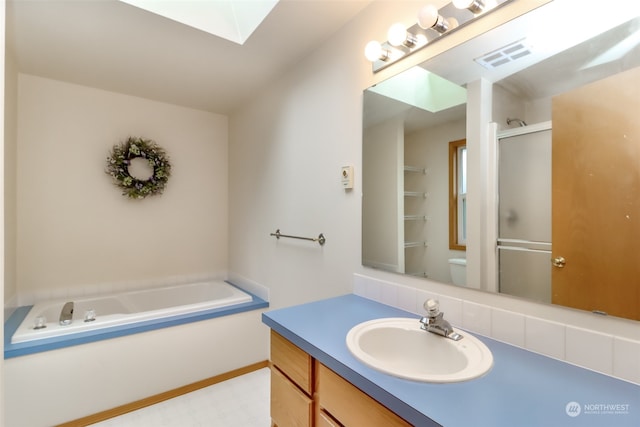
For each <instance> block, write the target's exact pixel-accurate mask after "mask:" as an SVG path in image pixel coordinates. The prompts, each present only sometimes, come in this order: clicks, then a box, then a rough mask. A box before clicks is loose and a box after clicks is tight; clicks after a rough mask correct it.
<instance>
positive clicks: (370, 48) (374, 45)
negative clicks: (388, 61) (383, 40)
mask: <svg viewBox="0 0 640 427" xmlns="http://www.w3.org/2000/svg"><path fill="white" fill-rule="evenodd" d="M364 56H365V57H366V58H367V59H368V60H369V61H371V62H376V61H378V60H380V59H382V58H383V57H384V56H383V55H382V45H380V43H379V42H377V41H375V40H372V41H370V42H369V43H367V45H366V46H365V47H364Z"/></svg>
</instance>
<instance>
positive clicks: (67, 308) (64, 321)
mask: <svg viewBox="0 0 640 427" xmlns="http://www.w3.org/2000/svg"><path fill="white" fill-rule="evenodd" d="M71 322H73V301H69V302H68V303H66V304H65V305H64V307H62V311H61V312H60V324H61V325H63V326H65V325H70V324H71Z"/></svg>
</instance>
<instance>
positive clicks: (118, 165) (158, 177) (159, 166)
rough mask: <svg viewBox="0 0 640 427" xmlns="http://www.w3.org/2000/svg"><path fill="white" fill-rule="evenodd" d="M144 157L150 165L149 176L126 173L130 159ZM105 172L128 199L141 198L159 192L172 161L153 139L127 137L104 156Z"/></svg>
mask: <svg viewBox="0 0 640 427" xmlns="http://www.w3.org/2000/svg"><path fill="white" fill-rule="evenodd" d="M138 157H140V158H143V159H146V160H147V161H148V162H149V166H151V167H152V168H153V174H152V175H151V176H150V177H149V178H148V179H138V178H135V177H133V176H131V174H130V173H129V165H130V164H131V160H133V159H135V158H138ZM106 173H107V174H109V175H111V177H113V183H114V184H115V185H116V186H117V187H119V188H120V189H121V190H122V195H123V196H127V197H128V198H130V199H144V198H145V197H147V196H154V195H156V194H158V195H159V194H162V192H163V191H164V187H165V185H166V184H167V181H168V180H169V176H171V164H170V163H169V158H168V157H167V153H166V152H165V151H164V150H163V149H162V148H160V147H159V146H158V144H156V143H155V142H154V141H152V140H149V139H142V138H133V137H129V138H128V139H127V140H126V141H125V142H123V143H120V144H116V145H114V146H113V148H112V150H111V154H110V155H109V157H107V170H106Z"/></svg>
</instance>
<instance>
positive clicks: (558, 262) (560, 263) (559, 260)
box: [551, 256, 567, 268]
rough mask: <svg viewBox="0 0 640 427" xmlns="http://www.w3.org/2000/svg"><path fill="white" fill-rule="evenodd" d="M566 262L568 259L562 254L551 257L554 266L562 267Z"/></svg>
mask: <svg viewBox="0 0 640 427" xmlns="http://www.w3.org/2000/svg"><path fill="white" fill-rule="evenodd" d="M566 263H567V260H565V259H564V257H561V256H559V257H555V258H552V259H551V264H553V266H554V267H558V268H562V267H564V265H565V264H566Z"/></svg>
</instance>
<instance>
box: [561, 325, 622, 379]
mask: <svg viewBox="0 0 640 427" xmlns="http://www.w3.org/2000/svg"><path fill="white" fill-rule="evenodd" d="M566 334H567V339H566V348H565V351H566V360H567V362H570V363H574V364H576V365H579V366H582V367H585V368H589V369H593V370H594V371H598V372H602V373H605V374H612V372H613V337H612V336H610V335H604V334H600V333H597V332H593V331H590V330H587V329H581V328H575V327H573V326H567V328H566Z"/></svg>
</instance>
